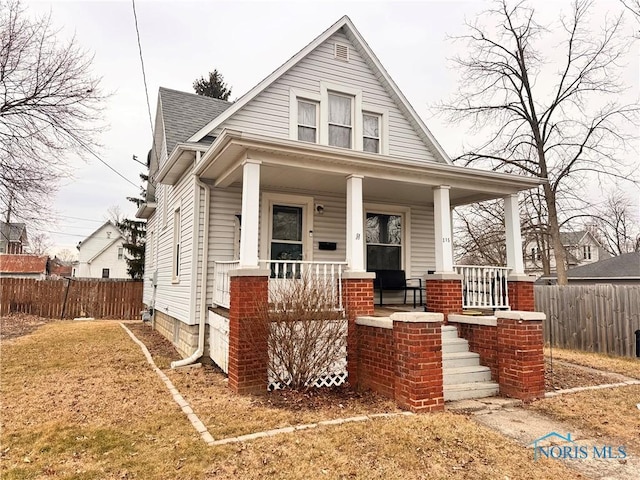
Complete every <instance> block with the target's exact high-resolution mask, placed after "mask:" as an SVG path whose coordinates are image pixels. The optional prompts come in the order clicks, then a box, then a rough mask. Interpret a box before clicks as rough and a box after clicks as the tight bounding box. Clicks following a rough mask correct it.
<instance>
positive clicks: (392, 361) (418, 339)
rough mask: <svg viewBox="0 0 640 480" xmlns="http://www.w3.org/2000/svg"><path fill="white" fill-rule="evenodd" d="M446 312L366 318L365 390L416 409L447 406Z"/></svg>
mask: <svg viewBox="0 0 640 480" xmlns="http://www.w3.org/2000/svg"><path fill="white" fill-rule="evenodd" d="M442 320H443V316H442V315H441V314H433V313H431V314H429V313H418V312H411V313H408V312H405V313H396V314H393V315H392V316H391V318H381V317H360V318H358V320H357V324H356V327H357V331H358V341H359V344H358V351H357V353H358V365H359V370H358V383H357V384H356V385H354V386H357V388H359V389H370V390H373V391H375V392H377V393H379V394H381V395H383V396H385V397H387V398H391V399H394V400H395V402H396V403H397V404H398V406H399V407H400V408H404V409H407V410H411V411H413V412H430V411H435V410H442V409H444V395H443V386H442V384H443V379H442V332H441V329H442Z"/></svg>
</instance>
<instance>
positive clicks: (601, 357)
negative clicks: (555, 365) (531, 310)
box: [544, 347, 640, 383]
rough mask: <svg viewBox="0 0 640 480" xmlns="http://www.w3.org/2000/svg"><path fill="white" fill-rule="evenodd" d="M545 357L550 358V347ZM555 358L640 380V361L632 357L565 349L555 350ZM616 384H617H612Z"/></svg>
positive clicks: (547, 348)
mask: <svg viewBox="0 0 640 480" xmlns="http://www.w3.org/2000/svg"><path fill="white" fill-rule="evenodd" d="M544 353H545V357H547V358H549V353H550V350H549V347H546V348H545V349H544ZM552 353H553V358H555V359H558V360H564V361H566V362H571V363H575V364H578V365H584V366H585V367H591V368H596V369H598V370H604V371H608V372H615V373H619V374H621V375H626V376H627V377H631V378H637V379H640V360H638V359H636V358H630V357H615V356H611V355H605V354H603V353H589V352H581V351H578V350H568V349H564V348H556V347H554V348H553V351H552ZM612 383H615V382H612Z"/></svg>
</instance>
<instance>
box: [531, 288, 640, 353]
mask: <svg viewBox="0 0 640 480" xmlns="http://www.w3.org/2000/svg"><path fill="white" fill-rule="evenodd" d="M534 295H535V306H536V310H537V311H540V312H544V313H546V314H547V319H546V320H545V322H544V324H543V331H544V339H545V342H552V344H553V345H554V346H557V347H562V348H573V349H576V350H585V351H589V352H600V353H608V354H613V355H621V356H627V357H634V356H635V355H636V352H635V338H636V337H635V334H634V332H635V331H636V330H640V286H637V285H609V284H606V285H568V286H557V285H550V286H547V285H545V286H535V287H534Z"/></svg>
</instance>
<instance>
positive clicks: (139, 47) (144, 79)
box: [131, 0, 153, 137]
mask: <svg viewBox="0 0 640 480" xmlns="http://www.w3.org/2000/svg"><path fill="white" fill-rule="evenodd" d="M131 6H132V7H133V21H134V23H135V24H136V36H137V37H138V52H140V65H141V66H142V81H143V82H144V93H145V96H146V98H147V112H148V113H149V126H150V127H151V136H152V137H153V119H152V118H151V103H149V88H148V87H147V74H146V73H145V70H144V60H143V58H142V44H141V43H140V30H139V29H138V15H137V14H136V1H135V0H131Z"/></svg>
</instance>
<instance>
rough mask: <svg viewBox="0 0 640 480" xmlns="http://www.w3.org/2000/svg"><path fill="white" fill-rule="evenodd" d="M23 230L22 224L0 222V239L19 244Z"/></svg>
mask: <svg viewBox="0 0 640 480" xmlns="http://www.w3.org/2000/svg"><path fill="white" fill-rule="evenodd" d="M24 229H25V224H24V223H5V222H0V239H1V240H3V241H9V242H19V241H20V238H21V237H22V232H24Z"/></svg>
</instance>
